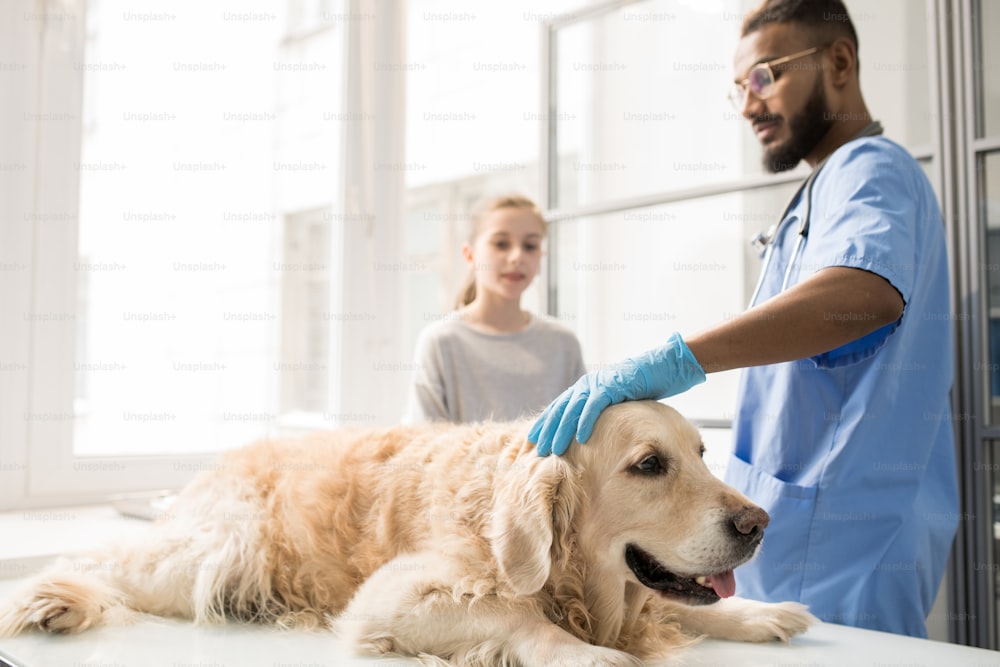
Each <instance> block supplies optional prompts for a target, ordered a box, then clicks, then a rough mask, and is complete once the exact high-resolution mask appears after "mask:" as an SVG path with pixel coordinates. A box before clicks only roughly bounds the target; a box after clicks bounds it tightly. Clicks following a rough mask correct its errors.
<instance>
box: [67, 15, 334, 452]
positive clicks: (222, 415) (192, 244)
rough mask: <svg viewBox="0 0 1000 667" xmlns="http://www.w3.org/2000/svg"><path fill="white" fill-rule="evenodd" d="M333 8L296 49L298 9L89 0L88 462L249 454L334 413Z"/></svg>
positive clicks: (82, 441)
mask: <svg viewBox="0 0 1000 667" xmlns="http://www.w3.org/2000/svg"><path fill="white" fill-rule="evenodd" d="M327 4H330V3H325V4H324V3H319V4H317V3H313V5H315V6H313V5H310V11H309V12H306V13H305V14H303V15H302V17H300V19H297V22H296V23H295V26H294V27H295V28H296V29H302V28H303V25H304V24H303V23H302V22H303V21H305V20H306V19H308V20H310V21H312V22H313V24H314V25H313V26H312V27H313V29H314V32H313V33H312V36H311V37H306V38H303V40H304V41H297V40H296V39H294V38H288V39H286V34H285V31H286V30H287V29H288V28H289V26H290V24H289V23H288V21H287V20H286V19H287V18H288V17H286V16H285V15H284V12H285V9H286V7H285V5H284V3H270V2H252V3H244V4H243V5H241V6H240V7H239V8H238V9H236V8H233V7H232V6H231V4H230V3H224V2H221V1H217V0H213V1H211V2H204V1H201V0H184V1H181V2H175V3H172V4H171V5H170V6H169V8H166V9H164V10H163V11H158V12H148V11H139V10H137V9H136V7H134V3H130V2H127V1H126V0H95V1H94V2H91V3H89V9H88V15H87V46H86V53H85V59H84V63H82V64H81V68H83V69H84V76H85V81H84V91H85V93H84V113H85V118H84V137H83V146H82V156H81V159H80V164H79V173H80V213H79V221H80V235H79V261H78V263H77V266H76V268H77V275H78V287H79V289H78V294H79V303H80V313H79V315H80V316H79V318H78V320H79V332H78V345H77V362H76V368H75V369H74V370H75V371H76V373H77V383H76V386H77V400H76V411H77V416H76V422H75V423H76V428H75V437H74V453H75V454H76V455H80V456H88V455H98V454H100V455H146V454H168V453H169V454H181V453H189V452H203V451H211V450H215V449H219V448H225V447H233V446H237V445H241V444H245V443H246V442H247V441H248V440H251V439H254V438H257V437H260V436H261V435H262V434H263V433H265V432H266V431H267V430H268V429H269V428H271V427H272V425H273V423H274V422H275V420H276V418H278V417H279V416H280V415H282V414H284V413H287V412H291V411H294V410H313V411H315V410H320V409H322V407H323V402H324V399H325V396H326V393H325V391H326V382H327V375H328V371H327V369H326V368H325V367H324V364H325V363H326V359H325V356H324V355H326V354H327V352H328V345H327V343H328V341H326V340H324V337H328V336H329V322H330V320H329V317H327V320H326V321H325V322H324V320H323V317H324V316H329V307H328V301H329V293H328V290H327V284H326V283H327V280H328V275H329V269H330V267H329V266H328V265H327V264H328V261H329V244H330V236H329V233H328V228H329V224H330V222H331V220H330V217H329V215H327V216H325V217H324V216H323V215H320V216H319V219H318V221H317V220H313V219H311V218H310V219H307V220H305V221H303V220H302V219H301V216H300V217H296V216H297V215H298V214H299V212H300V211H303V210H305V211H309V210H313V209H315V208H316V207H324V206H327V207H328V206H329V205H330V204H331V200H332V197H333V196H334V186H333V184H334V182H335V178H336V174H335V171H336V166H337V157H336V155H337V152H336V151H337V146H338V143H337V142H338V141H339V138H338V136H339V130H340V127H341V123H339V122H335V121H337V120H338V119H337V117H336V112H337V111H338V110H339V106H338V104H339V100H340V94H339V84H340V74H339V72H340V63H341V59H340V58H339V57H338V48H339V47H338V45H339V44H340V43H341V42H340V39H341V37H340V36H341V34H342V33H341V31H340V30H337V29H335V27H334V26H335V22H334V21H333V19H331V20H330V21H326V20H325V19H324V16H325V15H326V14H324V12H328V11H329V9H328V8H327V9H324V8H325V7H326V5H327ZM321 10H322V11H321ZM303 17H305V18H303ZM315 30H319V32H318V33H317V32H315ZM331 119H332V120H331ZM321 210H327V209H323V208H321ZM302 215H306V214H305V213H303V214H302ZM307 217H308V216H307ZM289 295H292V296H294V297H296V298H295V299H292V298H289ZM324 301H326V302H327V303H326V304H325V305H327V307H326V308H325V309H324V308H323V305H324ZM296 336H298V338H296ZM319 369H322V371H321V372H317V371H318V370H319Z"/></svg>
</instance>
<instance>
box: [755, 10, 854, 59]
mask: <svg viewBox="0 0 1000 667" xmlns="http://www.w3.org/2000/svg"><path fill="white" fill-rule="evenodd" d="M772 23H797V24H800V25H802V26H803V27H805V28H806V29H807V30H809V31H811V32H813V33H814V35H815V36H816V37H817V39H819V40H820V41H822V42H825V43H830V42H832V41H833V40H835V39H837V38H839V37H846V38H847V39H849V40H851V41H852V42H853V43H854V51H855V53H857V50H858V33H857V32H855V30H854V24H853V23H852V22H851V16H850V14H848V13H847V7H846V6H844V3H843V2H841V0H764V2H762V3H761V4H760V5H758V6H757V8H756V9H754V10H753V11H751V12H750V13H749V14H747V15H746V18H744V19H743V28H742V30H741V31H740V36H741V37H746V36H747V35H749V34H750V33H752V32H756V31H757V30H760V29H761V28H763V27H764V26H766V25H770V24H772Z"/></svg>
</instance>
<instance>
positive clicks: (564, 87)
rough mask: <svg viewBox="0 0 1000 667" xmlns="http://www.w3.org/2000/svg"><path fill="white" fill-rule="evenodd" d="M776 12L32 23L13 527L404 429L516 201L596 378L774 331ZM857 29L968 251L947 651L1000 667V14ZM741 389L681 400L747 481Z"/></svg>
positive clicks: (718, 2) (9, 398)
mask: <svg viewBox="0 0 1000 667" xmlns="http://www.w3.org/2000/svg"><path fill="white" fill-rule="evenodd" d="M754 4H756V3H754V2H749V1H747V0H633V1H629V0H622V1H617V2H606V1H596V0H592V1H590V2H588V1H587V0H507V1H506V2H503V3H492V2H467V1H466V2H461V1H459V0H398V1H391V0H287V1H277V0H254V1H244V2H233V1H232V0H174V1H172V2H165V1H162V0H159V1H158V0H142V1H135V0H86V1H85V0H12V1H11V2H6V3H4V4H3V5H2V7H0V19H2V20H0V90H3V92H4V95H3V99H4V104H3V105H2V108H0V118H2V128H3V129H2V134H0V299H2V302H0V303H2V307H3V311H2V316H0V317H2V319H0V321H2V322H3V323H4V324H3V326H0V507H3V508H22V507H45V506H55V505H64V504H66V503H80V502H93V501H96V500H100V499H105V498H107V497H109V496H110V495H114V494H122V493H133V492H145V491H150V490H155V489H170V488H176V487H178V486H179V485H181V484H183V483H184V482H185V481H187V480H188V479H190V477H191V476H192V475H193V474H194V473H196V472H197V471H198V470H201V469H205V468H206V467H210V466H211V465H213V464H212V463H211V461H212V456H213V454H214V453H216V452H218V451H219V450H223V449H227V448H231V447H236V446H239V445H242V444H245V443H247V442H248V441H250V440H253V439H256V438H259V437H261V436H265V435H278V434H285V433H297V432H302V431H305V430H312V429H316V428H338V427H343V426H359V425H360V426H374V425H390V424H394V423H396V422H398V420H399V419H400V417H401V414H402V410H403V402H404V396H405V391H406V387H407V383H408V381H409V378H410V376H411V374H412V372H413V370H414V362H413V345H414V341H415V339H416V335H417V333H418V332H419V331H420V329H421V328H422V327H424V326H426V325H427V324H429V323H431V322H433V321H436V320H438V319H440V318H442V317H443V316H445V315H446V314H447V313H448V311H449V310H450V308H451V305H452V303H453V300H454V296H455V294H456V292H457V290H458V288H459V285H460V283H461V280H462V278H463V276H464V273H465V270H466V268H465V264H464V262H463V260H462V258H461V255H460V252H459V249H460V246H461V243H462V242H463V241H464V240H465V235H466V233H467V229H466V218H467V212H468V210H469V207H470V205H471V204H472V203H473V202H474V201H475V200H476V199H478V198H480V197H481V196H484V195H492V194H498V193H508V192H519V193H522V194H525V195H527V196H529V197H531V198H533V199H535V200H536V201H538V202H539V203H540V205H541V206H542V208H543V209H544V210H545V211H546V212H547V216H546V217H547V219H548V220H549V223H550V226H549V238H548V241H547V248H546V252H547V256H546V262H545V264H546V267H545V272H544V274H545V275H544V276H543V279H541V280H539V281H538V282H537V283H536V284H535V286H534V287H533V288H532V291H531V293H530V294H529V296H528V298H527V300H526V302H525V304H526V305H527V306H528V307H529V308H531V309H533V310H536V311H538V312H545V313H548V314H550V315H552V316H554V317H557V318H559V319H560V320H561V321H563V322H564V323H565V324H566V325H568V326H569V327H571V328H572V329H573V330H574V331H575V332H576V334H577V335H578V336H579V338H580V340H581V343H582V345H583V352H584V358H585V361H586V363H587V366H588V368H591V369H597V368H600V367H602V366H603V365H606V364H609V363H613V362H615V361H617V360H619V359H621V358H623V357H625V356H628V355H630V354H634V353H636V352H639V351H642V350H645V349H647V348H649V347H651V346H654V345H657V344H658V343H660V342H662V341H663V340H664V339H665V338H666V337H667V335H669V334H670V333H671V332H673V331H681V332H687V333H691V332H694V331H697V330H699V329H701V328H704V327H707V326H709V325H711V324H713V323H716V322H718V321H720V320H722V319H725V318H728V317H733V316H735V315H736V314H738V313H740V312H741V311H742V310H743V309H744V308H745V306H746V304H747V302H748V300H749V297H750V294H751V293H752V291H753V288H754V285H755V282H756V278H757V272H758V268H759V257H758V254H757V253H756V252H755V251H754V250H753V249H752V248H751V246H750V245H749V239H750V238H751V237H752V236H753V235H754V234H756V233H757V232H760V231H763V230H765V229H766V228H767V227H769V226H770V225H771V224H772V223H773V222H775V221H776V220H777V218H778V216H779V214H780V213H781V211H782V210H783V209H784V206H785V203H786V202H787V200H788V198H789V197H790V196H791V195H792V193H793V192H794V191H795V188H796V187H797V185H798V183H799V181H800V180H801V179H802V177H803V175H804V173H805V170H804V167H803V166H800V168H799V169H798V170H796V171H795V172H792V173H786V174H781V175H777V176H774V175H767V174H765V172H764V170H763V168H762V167H761V164H760V148H759V146H758V144H757V141H756V139H755V138H754V137H753V135H752V133H751V131H750V129H749V127H748V124H747V123H746V121H745V120H744V119H742V118H741V117H740V116H739V115H738V114H737V113H736V112H735V111H734V110H733V108H732V107H731V106H730V104H729V102H728V100H727V99H726V92H727V91H728V88H729V85H730V83H731V81H732V78H733V73H732V55H733V49H734V47H735V44H736V41H737V38H738V31H739V26H740V22H741V20H742V18H743V16H744V14H745V13H746V12H747V11H748V10H749V9H750V8H751V7H752V6H753V5H754ZM847 5H848V7H849V9H850V10H851V13H852V19H853V21H854V23H855V26H856V28H857V31H858V34H859V38H860V49H859V53H860V62H861V81H862V88H863V90H864V92H865V96H866V100H867V103H868V107H869V108H870V109H871V110H872V111H873V113H874V115H875V117H876V118H878V119H879V120H881V121H882V123H883V125H884V126H885V128H886V134H887V135H888V136H889V137H890V138H892V139H894V140H896V141H897V142H899V143H901V144H903V145H904V146H906V147H907V148H908V149H909V150H910V151H911V152H912V153H913V154H914V155H915V156H916V157H917V158H918V159H919V160H920V162H921V164H922V165H923V166H924V168H925V170H926V172H927V174H928V176H929V177H930V180H931V182H932V183H933V184H934V186H935V188H936V190H937V192H938V196H939V199H940V201H941V204H942V207H943V209H944V212H945V218H946V224H947V226H948V238H949V244H950V248H949V250H950V256H951V259H952V271H953V294H954V295H955V299H954V305H955V312H953V313H948V314H942V317H948V318H951V319H953V320H954V322H955V330H956V334H957V336H958V338H957V340H958V341H959V343H960V348H959V355H958V359H957V360H956V361H957V363H958V366H959V373H958V376H957V383H956V387H955V391H954V413H953V415H952V416H951V419H952V420H953V421H954V423H955V428H956V433H957V435H958V442H959V445H960V452H959V458H960V463H961V467H962V476H963V477H962V480H963V488H964V493H965V497H964V498H963V503H964V511H963V515H962V516H961V517H960V518H961V519H962V521H961V524H962V526H961V528H960V534H959V538H958V542H957V544H956V551H955V556H954V557H953V566H952V573H951V575H950V576H949V578H948V587H949V595H948V596H942V598H943V602H942V603H940V604H943V605H946V606H947V609H945V608H944V607H942V612H941V614H940V615H939V620H940V623H939V624H938V626H937V633H938V636H939V637H940V636H945V637H949V638H951V639H952V640H953V641H962V642H966V643H974V644H977V645H981V646H989V647H992V648H997V621H996V619H997V612H996V609H997V607H996V581H995V580H996V578H997V571H998V566H997V563H998V560H997V551H996V546H995V536H994V530H995V529H994V525H995V524H994V521H995V517H996V516H997V509H996V508H995V505H994V498H995V497H996V498H997V499H1000V494H998V491H997V485H998V480H1000V474H998V471H1000V446H998V445H997V442H1000V426H998V420H1000V409H998V406H1000V175H998V174H1000V74H998V70H1000V47H998V46H997V45H996V44H995V43H990V42H989V40H988V39H987V36H988V35H989V34H995V33H996V32H997V31H998V30H1000V3H997V2H993V1H992V0H981V1H979V0H882V1H880V2H878V3H872V2H862V1H861V0H848V1H847ZM904 372H905V371H904ZM737 377H738V375H737V374H736V373H726V374H721V375H718V376H713V377H712V380H711V381H710V382H707V383H705V384H703V385H701V386H699V387H697V388H695V389H693V390H692V391H690V392H688V393H686V394H684V395H683V396H680V397H677V398H675V399H672V400H671V403H672V404H673V405H675V406H676V407H678V408H679V409H680V410H681V411H682V412H684V413H685V414H686V415H687V416H688V417H690V418H692V419H693V420H694V421H696V423H698V424H699V425H700V426H701V427H702V428H703V432H704V433H705V437H706V442H707V443H708V444H709V458H708V461H709V464H710V465H711V466H712V468H713V470H714V471H715V472H717V474H721V472H722V469H723V467H724V465H725V461H726V458H727V455H728V447H729V440H728V436H729V433H728V426H729V422H730V421H731V418H732V414H733V408H734V399H735V388H736V380H737ZM928 418H933V416H929V417H928ZM998 502H1000V500H998Z"/></svg>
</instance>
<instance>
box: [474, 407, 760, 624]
mask: <svg viewBox="0 0 1000 667" xmlns="http://www.w3.org/2000/svg"><path fill="white" fill-rule="evenodd" d="M703 451H704V447H703V445H702V442H701V437H700V435H699V434H698V431H697V429H695V428H694V426H693V425H691V424H690V423H689V422H688V421H687V420H685V419H684V418H683V417H681V415H680V414H679V413H678V412H677V411H676V410H674V409H672V408H670V407H667V406H666V405H663V404H661V403H657V402H654V401H635V402H626V403H622V404H619V405H615V406H612V407H609V408H608V409H606V410H605V411H604V412H603V413H602V414H601V416H600V418H599V419H598V421H597V424H596V426H595V428H594V433H593V435H592V437H591V439H590V441H588V443H587V444H585V445H580V444H577V443H574V444H573V445H572V446H571V447H570V449H569V451H568V452H567V454H566V455H565V456H564V457H561V458H558V457H549V458H547V459H541V460H539V461H537V463H532V464H531V465H530V470H525V471H523V472H524V474H522V475H520V480H521V482H520V483H518V484H502V485H500V489H499V491H500V492H499V493H498V495H497V498H496V505H495V506H494V517H493V530H492V533H493V534H492V536H491V538H492V541H493V551H494V555H495V556H496V557H497V560H498V562H499V564H500V568H501V570H502V571H503V572H504V573H505V574H506V575H507V578H508V579H509V580H510V581H511V582H512V586H513V587H514V589H515V590H516V591H517V592H519V593H522V594H528V593H533V592H535V591H538V590H539V589H540V588H541V587H542V586H543V585H544V584H545V582H546V580H547V579H548V576H549V574H550V569H551V563H552V561H553V554H552V553H551V552H552V551H553V550H554V545H556V548H557V547H558V545H559V543H560V540H561V539H562V537H563V536H562V535H561V534H560V533H561V532H562V531H565V530H569V529H572V530H573V531H575V533H576V535H575V539H576V540H577V545H578V548H579V553H578V554H576V555H575V556H574V555H573V554H570V555H569V557H577V558H587V559H588V560H591V561H593V562H592V563H591V565H592V567H594V568H596V569H597V570H599V571H600V576H604V577H614V578H618V579H621V580H623V581H625V582H629V581H631V582H632V583H638V584H641V585H642V586H645V587H647V588H650V589H654V590H656V591H659V592H660V593H661V594H663V595H665V596H668V597H671V598H676V599H678V600H680V601H684V602H688V603H694V604H708V603H712V602H716V601H717V600H718V599H719V598H720V597H728V596H730V595H733V593H734V591H735V583H734V580H733V568H735V567H737V566H738V565H740V564H742V563H744V562H746V561H748V560H749V559H750V558H752V557H753V555H754V553H755V551H756V549H757V547H758V545H759V544H760V542H761V540H762V538H763V534H764V528H765V526H766V525H767V523H768V520H769V517H768V515H767V513H766V512H764V510H762V509H761V508H759V507H757V506H756V505H754V504H753V503H751V502H750V501H749V500H748V499H747V498H746V497H745V496H743V495H742V494H740V493H739V492H738V491H736V490H735V489H733V488H732V487H729V486H727V485H726V484H724V483H723V482H721V481H719V480H718V479H717V478H716V477H715V476H714V475H713V474H712V473H711V471H709V469H708V467H707V466H706V465H705V463H704V461H702V458H701V457H702V453H703ZM532 453H533V452H532ZM519 460H520V461H524V460H525V459H524V457H523V456H522V457H521V458H520V459H519Z"/></svg>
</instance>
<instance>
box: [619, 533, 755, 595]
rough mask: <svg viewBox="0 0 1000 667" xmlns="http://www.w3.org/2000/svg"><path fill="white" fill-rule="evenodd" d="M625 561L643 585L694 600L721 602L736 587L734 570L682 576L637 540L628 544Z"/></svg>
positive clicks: (665, 593)
mask: <svg viewBox="0 0 1000 667" xmlns="http://www.w3.org/2000/svg"><path fill="white" fill-rule="evenodd" d="M625 563H626V564H627V565H628V567H629V569H630V570H632V573H633V574H634V575H635V576H636V579H638V580H639V583H641V584H642V585H643V586H645V587H647V588H652V589H653V590H655V591H659V592H660V593H662V594H664V595H667V596H670V597H678V598H682V599H683V600H684V601H685V602H688V603H692V604H712V603H713V602H718V601H719V598H720V597H729V596H731V595H733V593H734V592H735V589H736V585H735V582H734V579H733V571H732V570H727V571H725V572H719V573H714V574H711V575H705V576H700V577H682V576H680V575H678V574H675V573H673V572H671V571H670V570H668V569H667V568H665V567H664V566H663V564H662V563H660V562H659V561H658V560H656V559H655V558H653V556H651V555H650V554H648V553H647V552H645V551H643V550H642V549H640V548H639V547H637V546H636V545H634V544H629V545H627V546H626V547H625Z"/></svg>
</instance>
